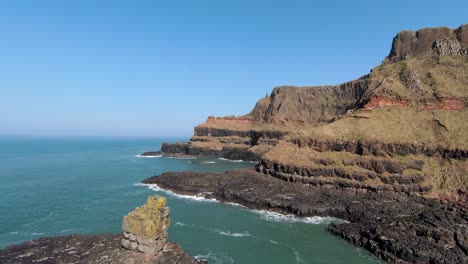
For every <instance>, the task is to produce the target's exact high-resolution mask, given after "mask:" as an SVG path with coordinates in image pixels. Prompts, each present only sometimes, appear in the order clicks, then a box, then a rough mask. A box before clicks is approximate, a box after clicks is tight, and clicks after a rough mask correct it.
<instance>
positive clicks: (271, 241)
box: [270, 239, 279, 244]
mask: <svg viewBox="0 0 468 264" xmlns="http://www.w3.org/2000/svg"><path fill="white" fill-rule="evenodd" d="M270 243H272V244H279V242H277V241H274V240H271V239H270Z"/></svg>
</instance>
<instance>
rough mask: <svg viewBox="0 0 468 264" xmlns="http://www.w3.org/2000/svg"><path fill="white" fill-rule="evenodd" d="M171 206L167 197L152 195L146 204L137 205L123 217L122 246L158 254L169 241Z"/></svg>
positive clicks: (149, 253)
mask: <svg viewBox="0 0 468 264" xmlns="http://www.w3.org/2000/svg"><path fill="white" fill-rule="evenodd" d="M169 212H170V209H169V207H166V198H164V197H160V196H150V197H148V200H147V202H146V204H145V205H143V206H141V207H137V208H136V209H135V210H133V211H132V212H130V213H129V214H128V215H126V216H124V218H123V224H122V229H123V238H122V240H121V245H122V247H124V248H126V249H130V250H135V251H139V252H143V253H145V254H148V255H156V254H157V253H158V252H160V251H161V250H162V249H163V248H164V246H165V245H166V243H167V229H168V228H169V223H170V220H169Z"/></svg>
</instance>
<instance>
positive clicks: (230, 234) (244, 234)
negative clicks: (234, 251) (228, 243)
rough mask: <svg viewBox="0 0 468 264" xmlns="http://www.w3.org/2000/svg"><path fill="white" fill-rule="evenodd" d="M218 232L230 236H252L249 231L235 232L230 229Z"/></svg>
mask: <svg viewBox="0 0 468 264" xmlns="http://www.w3.org/2000/svg"><path fill="white" fill-rule="evenodd" d="M218 234H220V235H223V236H230V237H249V236H251V235H250V234H249V232H243V233H235V232H232V233H231V232H230V231H227V232H225V231H218Z"/></svg>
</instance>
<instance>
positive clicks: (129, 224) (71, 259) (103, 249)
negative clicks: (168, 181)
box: [0, 196, 207, 264]
mask: <svg viewBox="0 0 468 264" xmlns="http://www.w3.org/2000/svg"><path fill="white" fill-rule="evenodd" d="M168 226H169V208H168V207H166V199H165V198H163V197H159V196H150V197H148V200H147V203H146V204H145V205H143V206H141V207H137V208H136V209H135V210H134V211H132V212H130V213H129V214H128V215H126V216H125V217H124V219H123V225H122V227H123V230H124V233H123V238H122V235H115V234H105V235H95V236H83V235H69V236H62V237H47V238H40V239H36V240H33V241H31V242H26V243H23V244H20V245H13V246H9V247H6V248H5V249H2V250H0V263H18V264H19V263H64V264H65V263H67V264H68V263H87V264H88V263H92V264H101V263H114V264H150V263H151V264H197V263H207V262H205V261H198V260H197V259H195V258H193V257H191V256H190V255H188V254H187V253H185V252H184V251H183V250H182V249H181V248H180V247H179V246H178V245H176V244H173V243H170V242H167V228H168Z"/></svg>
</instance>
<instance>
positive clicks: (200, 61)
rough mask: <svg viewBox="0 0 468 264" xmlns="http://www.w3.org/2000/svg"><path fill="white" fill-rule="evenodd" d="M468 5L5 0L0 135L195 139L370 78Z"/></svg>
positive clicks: (462, 14)
mask: <svg viewBox="0 0 468 264" xmlns="http://www.w3.org/2000/svg"><path fill="white" fill-rule="evenodd" d="M467 10H468V1H450V4H448V3H447V2H446V1H398V0H394V1H293V0H288V1H272V0H270V1H261V0H257V1H252V0H249V1H240V0H238V1H228V0H213V1H207V0H193V1H177V0H170V1H156V0H154V1H136V0H129V1H118V0H113V1H97V0H93V1H86V0H81V1H66V0H62V1H38V0H31V1H22V0H15V1H6V0H5V1H2V0H0V37H1V41H0V135H26V136H27V135H33V136H44V135H47V136H112V137H114V136H117V137H119V136H124V137H133V136H143V137H160V136H186V137H188V136H190V135H191V134H192V131H193V127H194V126H195V125H197V124H198V123H201V122H203V121H204V120H205V119H206V117H207V116H208V115H216V116H223V115H231V114H235V115H241V114H245V113H247V112H249V111H250V110H251V108H252V107H253V106H254V104H255V102H256V101H257V100H258V99H259V98H261V97H263V96H265V93H266V92H270V91H271V89H272V88H273V87H275V86H280V85H286V84H288V85H322V84H337V83H341V82H344V81H348V80H352V79H355V78H358V77H360V76H361V75H364V74H367V73H368V72H369V70H370V69H371V68H372V67H374V66H377V65H378V64H380V62H381V61H382V60H383V59H384V57H385V56H386V55H387V54H388V52H389V50H390V46H391V41H392V38H393V37H394V35H395V34H396V33H397V32H399V31H401V30H404V29H412V30H415V29H419V28H422V27H433V26H449V27H452V28H454V27H458V26H459V25H460V24H463V23H468V15H467Z"/></svg>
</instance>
